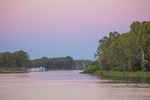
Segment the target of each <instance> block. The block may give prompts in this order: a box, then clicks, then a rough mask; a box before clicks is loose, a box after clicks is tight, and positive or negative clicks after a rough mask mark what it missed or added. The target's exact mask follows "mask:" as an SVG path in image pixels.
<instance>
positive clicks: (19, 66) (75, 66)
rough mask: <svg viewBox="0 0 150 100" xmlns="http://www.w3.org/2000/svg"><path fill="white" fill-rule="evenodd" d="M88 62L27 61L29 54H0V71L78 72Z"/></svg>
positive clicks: (59, 60)
mask: <svg viewBox="0 0 150 100" xmlns="http://www.w3.org/2000/svg"><path fill="white" fill-rule="evenodd" d="M90 62H91V61H90V60H73V58H72V57H70V56H67V57H57V58H48V57H42V58H39V59H35V60H30V59H29V54H28V53H27V52H25V51H23V50H20V51H15V52H13V53H10V52H1V53H0V69H4V70H26V69H28V68H38V67H44V68H46V70H79V69H84V67H87V66H88V65H89V63H90Z"/></svg>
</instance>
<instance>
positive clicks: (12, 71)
mask: <svg viewBox="0 0 150 100" xmlns="http://www.w3.org/2000/svg"><path fill="white" fill-rule="evenodd" d="M27 72H28V71H26V70H18V69H17V68H9V69H6V68H0V73H27Z"/></svg>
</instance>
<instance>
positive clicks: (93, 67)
mask: <svg viewBox="0 0 150 100" xmlns="http://www.w3.org/2000/svg"><path fill="white" fill-rule="evenodd" d="M97 70H99V68H98V66H97V62H93V63H91V64H90V65H89V67H88V68H87V69H85V70H84V71H83V73H88V74H92V73H94V72H95V71H97Z"/></svg>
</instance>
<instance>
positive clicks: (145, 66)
mask: <svg viewBox="0 0 150 100" xmlns="http://www.w3.org/2000/svg"><path fill="white" fill-rule="evenodd" d="M141 67H142V71H148V69H149V68H150V63H149V62H148V61H147V60H144V61H141Z"/></svg>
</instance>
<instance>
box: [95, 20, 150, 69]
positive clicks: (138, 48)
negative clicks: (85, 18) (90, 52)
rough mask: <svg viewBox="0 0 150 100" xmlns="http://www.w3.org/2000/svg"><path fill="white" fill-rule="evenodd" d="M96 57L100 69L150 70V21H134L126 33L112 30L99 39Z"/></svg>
mask: <svg viewBox="0 0 150 100" xmlns="http://www.w3.org/2000/svg"><path fill="white" fill-rule="evenodd" d="M95 57H96V58H97V65H98V66H99V69H100V70H107V71H109V70H115V71H150V21H143V22H139V21H136V22H133V23H132V24H131V25H130V31H129V32H126V33H122V34H119V33H118V32H116V31H115V32H110V33H109V36H104V37H103V39H100V40H99V46H98V48H97V51H96V54H95Z"/></svg>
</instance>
